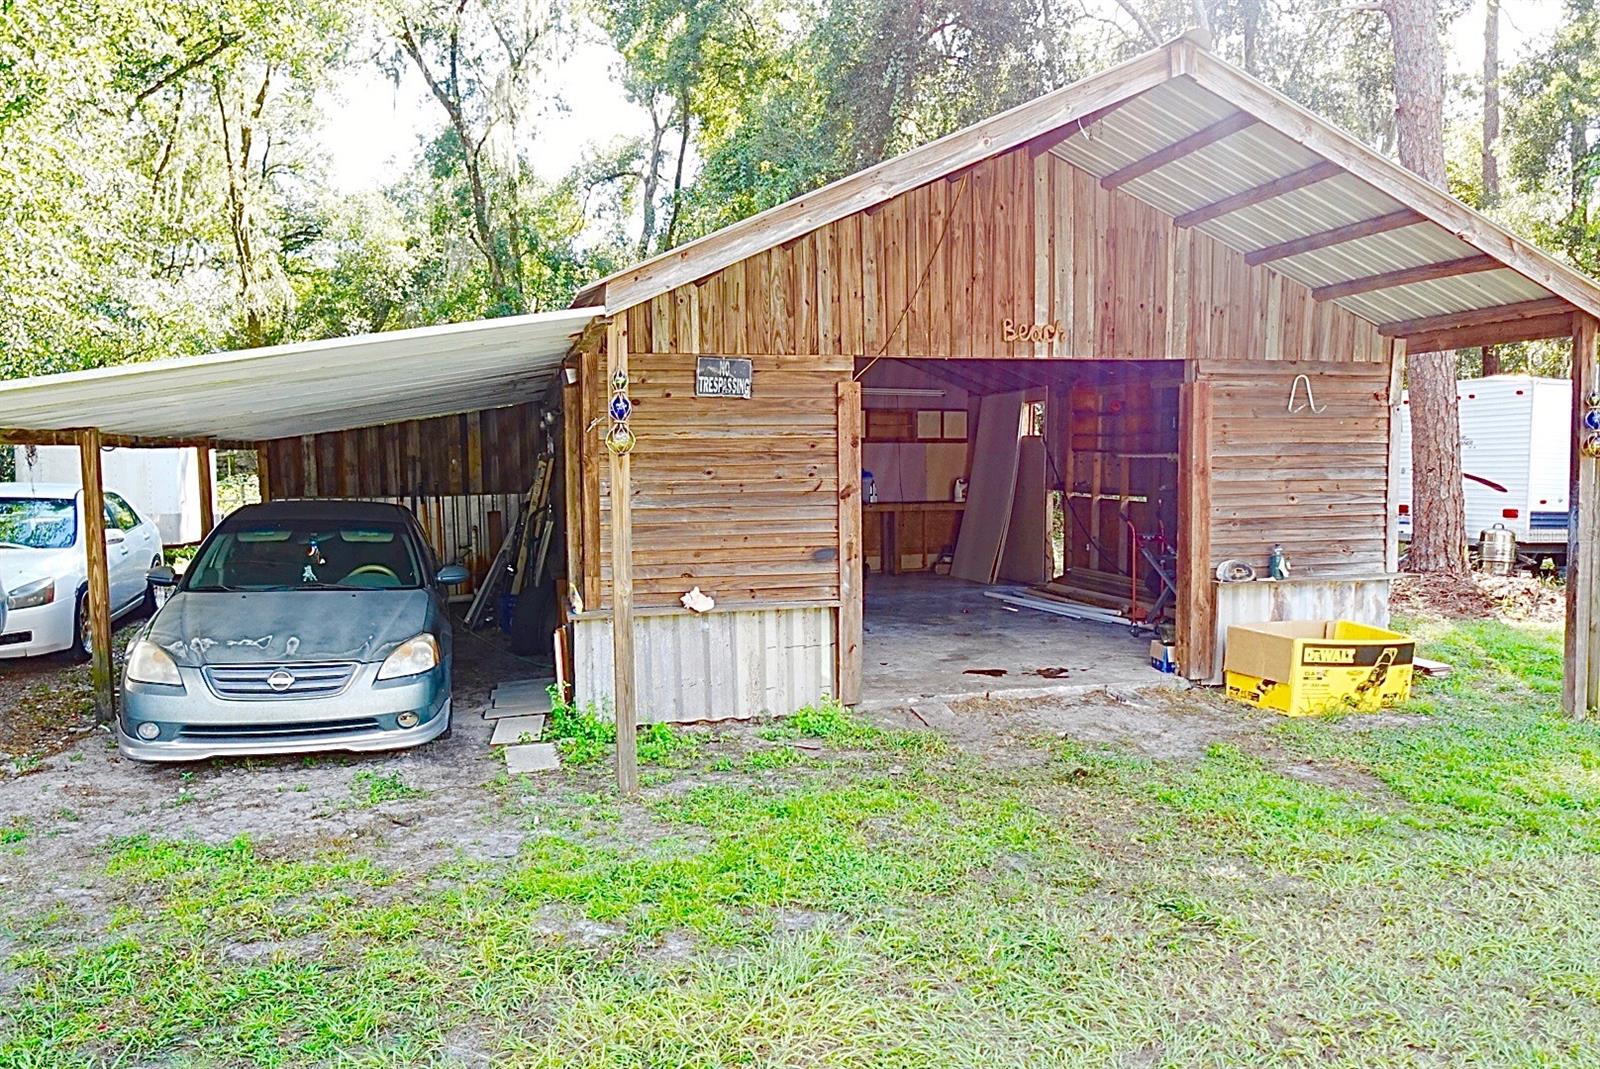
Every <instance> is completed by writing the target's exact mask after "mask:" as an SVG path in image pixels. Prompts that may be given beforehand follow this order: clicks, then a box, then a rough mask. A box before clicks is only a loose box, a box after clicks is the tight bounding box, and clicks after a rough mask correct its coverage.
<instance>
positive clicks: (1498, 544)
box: [1478, 523, 1517, 575]
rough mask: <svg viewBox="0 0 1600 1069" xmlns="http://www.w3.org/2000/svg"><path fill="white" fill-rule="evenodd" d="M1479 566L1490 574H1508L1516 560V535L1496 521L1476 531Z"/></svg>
mask: <svg viewBox="0 0 1600 1069" xmlns="http://www.w3.org/2000/svg"><path fill="white" fill-rule="evenodd" d="M1478 560H1479V567H1480V568H1482V569H1483V570H1484V571H1486V572H1488V573H1490V574H1491V575H1510V574H1511V569H1512V566H1513V565H1515V564H1516V562H1517V536H1516V535H1515V534H1513V533H1512V532H1510V531H1508V530H1506V526H1505V524H1502V523H1497V524H1495V525H1494V526H1493V527H1490V528H1488V529H1487V530H1483V531H1479V532H1478Z"/></svg>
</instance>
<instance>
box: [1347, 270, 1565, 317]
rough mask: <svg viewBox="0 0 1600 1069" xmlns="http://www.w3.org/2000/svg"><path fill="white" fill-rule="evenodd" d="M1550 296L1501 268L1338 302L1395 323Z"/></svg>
mask: <svg viewBox="0 0 1600 1069" xmlns="http://www.w3.org/2000/svg"><path fill="white" fill-rule="evenodd" d="M1548 296H1550V291H1549V290H1547V289H1545V288H1544V287H1543V286H1540V285H1539V284H1538V283H1535V282H1530V281H1528V280H1527V279H1525V278H1523V277H1522V276H1521V275H1519V274H1517V273H1516V272H1515V271H1512V270H1510V269H1509V268H1508V269H1506V270H1502V271H1479V272H1477V273H1475V274H1471V275H1462V276H1460V277H1459V278H1441V279H1435V280H1433V281H1431V282H1413V283H1412V284H1411V285H1409V286H1395V287H1393V288H1391V289H1386V290H1377V291H1375V292H1373V293H1362V294H1358V295H1356V296H1354V297H1346V298H1344V299H1343V300H1341V301H1339V302H1338V303H1340V304H1342V305H1344V306H1345V307H1346V308H1348V309H1350V310H1351V311H1352V312H1354V313H1355V314H1356V315H1359V316H1361V317H1362V318H1364V319H1366V320H1368V321H1369V322H1373V323H1392V322H1395V321H1396V320H1401V319H1410V318H1412V317H1413V316H1430V315H1444V314H1445V313H1446V312H1463V311H1466V310H1467V309H1469V308H1493V307H1495V306H1496V305H1502V304H1515V303H1517V302H1518V301H1533V300H1538V299H1539V298H1541V297H1548Z"/></svg>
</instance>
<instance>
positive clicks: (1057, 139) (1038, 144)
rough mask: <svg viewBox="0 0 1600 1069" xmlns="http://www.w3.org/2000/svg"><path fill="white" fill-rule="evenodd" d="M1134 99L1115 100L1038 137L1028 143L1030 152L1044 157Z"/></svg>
mask: <svg viewBox="0 0 1600 1069" xmlns="http://www.w3.org/2000/svg"><path fill="white" fill-rule="evenodd" d="M1132 99H1133V98H1132V97H1124V98H1123V99H1121V100H1114V101H1112V102H1111V103H1109V104H1107V105H1106V106H1105V107H1103V108H1096V109H1095V110H1093V111H1091V112H1090V113H1089V114H1087V115H1083V116H1080V117H1079V118H1076V119H1073V120H1072V121H1071V122H1069V123H1067V125H1065V126H1062V127H1059V128H1057V129H1055V130H1050V131H1047V132H1045V133H1042V134H1040V135H1039V136H1038V137H1036V138H1034V139H1033V140H1032V141H1029V142H1028V152H1029V153H1031V154H1032V155H1034V156H1042V155H1043V154H1044V153H1046V152H1049V151H1050V150H1051V149H1053V148H1055V147H1056V146H1057V145H1059V144H1061V143H1062V142H1064V141H1066V140H1068V139H1069V138H1073V137H1076V136H1078V135H1079V134H1081V133H1083V132H1084V131H1085V130H1087V129H1088V128H1089V127H1091V126H1093V125H1094V124H1095V123H1097V122H1099V121H1100V120H1101V119H1104V118H1105V117H1106V116H1107V115H1110V114H1111V113H1112V112H1114V111H1116V110H1117V109H1118V108H1120V107H1122V105H1124V104H1126V103H1127V102H1128V101H1130V100H1132Z"/></svg>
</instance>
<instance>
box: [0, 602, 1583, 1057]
mask: <svg viewBox="0 0 1600 1069" xmlns="http://www.w3.org/2000/svg"><path fill="white" fill-rule="evenodd" d="M1408 626H1409V627H1411V629H1412V630H1414V631H1415V632H1416V633H1418V634H1419V635H1420V636H1421V637H1422V639H1423V640H1424V643H1425V645H1426V651H1427V652H1428V654H1429V655H1430V656H1435V657H1439V658H1441V659H1446V660H1450V661H1451V662H1452V663H1454V664H1455V665H1456V667H1457V673H1456V675H1455V676H1454V677H1452V678H1450V679H1448V680H1444V681H1439V682H1434V681H1427V682H1425V683H1423V684H1422V685H1421V686H1419V688H1418V694H1417V696H1416V699H1415V700H1414V701H1413V703H1412V704H1411V706H1410V707H1409V708H1408V709H1406V710H1404V712H1405V713H1406V714H1407V715H1405V716H1404V717H1390V718H1385V719H1383V720H1373V719H1371V718H1363V717H1361V716H1359V715H1348V716H1343V717H1335V718H1328V719H1312V720H1285V719H1279V718H1276V717H1270V716H1263V715H1261V714H1257V713H1252V712H1247V711H1244V710H1235V711H1233V712H1231V713H1225V714H1218V713H1214V712H1213V713H1210V714H1206V715H1211V716H1214V717H1218V718H1219V720H1218V722H1219V723H1222V724H1225V725H1232V728H1233V729H1232V730H1229V731H1226V732H1219V735H1218V738H1217V739H1216V741H1215V742H1214V743H1213V744H1212V745H1211V746H1210V747H1209V748H1208V749H1206V750H1205V752H1204V753H1203V754H1202V755H1201V756H1200V757H1198V758H1197V759H1193V760H1188V761H1161V760H1155V759H1151V758H1148V757H1145V756H1141V755H1140V754H1138V753H1135V752H1133V751H1131V750H1128V749H1123V748H1117V747H1110V746H1100V745H1093V746H1091V745H1085V744H1081V743H1076V742H1072V741H1069V740H1064V739H1059V738H1053V737H1045V738H1039V739H1035V740H1021V741H1018V742H1015V743H1001V744H1000V746H1001V749H1000V750H997V751H996V752H994V753H992V754H983V753H972V752H964V751H962V750H958V749H955V748H953V747H951V746H949V745H947V744H946V743H945V742H944V741H943V740H942V739H940V738H939V737H937V736H934V735H932V734H930V733H917V732H896V731H885V730H882V729H880V728H877V727H875V726H873V725H871V724H868V723H866V722H865V721H863V720H861V719H859V718H856V717H854V716H852V715H851V714H849V713H848V712H846V711H845V710H843V709H841V708H839V707H837V706H836V705H833V704H831V703H822V704H820V705H818V706H817V707H815V708H813V709H810V710H806V711H803V712H802V714H801V715H799V716H796V717H794V718H790V719H788V720H785V721H782V722H779V723H775V724H771V725H767V726H766V727H764V728H761V729H760V730H759V732H758V734H759V735H760V736H761V738H759V739H751V738H750V737H749V734H748V733H747V734H745V735H744V736H742V740H743V741H740V738H741V737H740V736H737V735H733V736H723V735H720V734H719V735H716V736H712V735H708V734H705V733H701V732H695V731H684V730H668V729H664V728H663V729H655V728H651V729H647V730H646V731H645V732H643V733H641V739H640V749H641V754H645V753H647V752H648V753H650V754H651V758H650V759H651V760H653V761H655V762H657V763H658V768H657V769H656V770H655V771H654V772H652V774H651V775H650V776H649V777H647V782H648V783H650V784H651V786H649V787H648V788H647V789H646V791H645V793H644V795H643V797H642V800H641V801H640V802H639V803H637V804H634V805H619V804H618V803H617V801H616V800H615V798H614V797H613V796H612V795H611V794H610V793H609V791H608V789H607V788H606V786H605V783H606V775H607V769H606V767H605V765H604V763H603V761H604V758H605V757H606V755H607V751H608V748H609V746H611V745H612V744H613V743H614V736H613V738H612V739H605V738H604V737H603V735H604V733H603V731H601V730H599V729H598V728H597V727H596V725H597V724H604V723H605V721H604V720H602V719H601V718H600V717H598V716H596V715H593V711H590V713H589V714H579V713H575V712H572V711H570V710H568V711H566V712H564V713H562V714H561V715H560V716H557V717H553V718H552V727H553V728H558V733H557V736H556V737H558V738H561V739H564V740H575V741H572V742H570V743H569V748H570V749H571V751H573V752H588V751H589V750H591V749H592V750H593V751H594V754H595V756H594V757H593V759H592V760H593V764H594V767H592V768H590V767H585V766H582V765H579V766H578V767H573V765H574V762H572V761H570V759H569V762H568V768H567V769H566V770H565V771H563V772H562V773H559V774H557V776H556V778H554V779H546V780H542V781H541V785H540V786H539V788H538V790H537V791H529V790H507V791H504V792H503V800H504V803H505V804H506V805H507V806H511V807H515V808H514V812H515V813H516V814H518V815H520V816H525V817H526V818H527V820H526V821H525V822H523V823H521V824H519V826H523V827H526V828H528V829H529V830H530V837H529V838H528V840H527V841H526V843H525V844H524V846H523V847H522V849H521V851H520V852H519V853H518V855H517V856H516V857H515V858H514V859H511V860H509V861H503V862H494V863H488V862H476V861H470V860H465V859H463V860H457V861H452V862H448V863H444V864H441V865H437V866H436V867H434V868H432V869H430V870H429V871H426V872H412V871H404V870H403V869H401V868H399V867H397V866H396V865H395V864H394V863H386V862H385V860H384V853H383V851H382V850H373V848H371V847H367V848H366V850H368V851H371V853H370V856H369V854H368V853H358V852H356V851H354V850H353V849H352V848H351V847H350V846H349V845H348V844H325V845H318V844H307V845H306V846H304V847H303V848H299V849H295V850H293V851H290V852H288V853H284V852H283V848H282V847H281V846H279V847H278V848H277V851H276V852H268V851H266V850H265V849H264V848H261V847H258V846H257V845H255V844H252V843H251V842H249V841H248V840H238V841H235V842H233V843H229V844H225V845H222V846H206V845H203V844H199V843H194V842H169V841H164V840H160V839H152V838H136V839H130V840H124V841H120V842H117V843H114V844H112V845H111V846H110V847H109V848H108V850H107V854H106V856H105V858H104V874H105V880H106V882H107V884H108V885H109V886H110V887H111V888H113V889H114V892H115V896H116V907H115V911H114V913H113V915H112V916H111V918H110V919H109V921H106V922H102V923H100V924H99V925H98V926H97V927H96V928H95V930H94V931H93V932H92V934H91V935H90V936H88V937H85V936H84V935H83V933H81V932H79V931H77V930H76V929H75V928H73V927H72V924H73V921H72V918H70V917H65V916H62V917H55V916H51V917H42V918H34V917H13V916H10V915H9V914H4V913H0V917H5V918H6V919H5V922H4V924H3V925H0V941H3V942H5V943H6V944H8V945H9V946H10V947H11V954H12V957H11V959H10V962H9V964H8V966H7V968H9V969H10V970H11V972H12V973H13V974H14V977H15V984H14V986H12V987H10V988H9V990H8V991H7V995H6V997H5V998H4V999H0V1065H4V1066H7V1067H11V1066H17V1067H42V1066H51V1067H56V1066H67V1067H70V1066H88V1065H110V1064H163V1065H175V1066H234V1065H239V1066H245V1065H250V1066H309V1065H352V1066H354V1065H363V1066H368V1065H370V1066H411V1065H456V1064H463V1063H466V1064H472V1063H474V1062H475V1061H477V1060H479V1059H487V1060H493V1061H495V1062H496V1063H497V1064H498V1063H504V1064H509V1065H517V1066H535V1067H542V1066H552V1067H553V1066H577V1067H597V1069H598V1067H614V1069H624V1067H627V1069H634V1067H676V1066H694V1067H708V1069H709V1067H718V1069H720V1067H730V1069H731V1067H734V1066H813V1065H827V1066H845V1067H857V1066H859V1067H863V1069H864V1067H868V1066H872V1067H876V1066H889V1067H906V1069H910V1067H913V1066H916V1067H921V1066H977V1067H995V1069H998V1067H1002V1066H1004V1067H1012V1066H1028V1067H1032V1066H1038V1067H1057V1066H1079V1065H1082V1066H1122V1065H1148V1066H1170V1067H1179V1066H1182V1067H1187V1066H1239V1065H1290V1066H1299V1065H1312V1064H1315V1065H1329V1066H1351V1067H1354V1066H1371V1065H1407V1066H1410V1065H1414V1066H1432V1065H1441V1064H1459V1065H1490V1066H1525V1065H1528V1066H1589V1065H1594V1064H1597V1063H1600V923H1597V922H1596V920H1595V918H1596V917H1600V878H1597V877H1600V730H1597V729H1596V728H1595V727H1592V726H1590V725H1587V724H1575V723H1572V722H1569V721H1566V720H1564V719H1563V718H1562V717H1561V716H1560V714H1559V712H1558V710H1557V708H1556V701H1555V698H1554V694H1555V691H1554V689H1553V688H1554V686H1555V684H1556V683H1557V682H1558V680H1559V636H1556V635H1553V634H1551V633H1549V632H1548V631H1538V630H1535V629H1527V628H1516V627H1509V626H1505V625H1494V624H1469V625H1457V626H1445V625H1443V624H1439V623H1437V622H1430V621H1413V622H1409V623H1408ZM1180 700H1181V701H1192V702H1194V703H1196V704H1197V705H1205V704H1206V703H1208V702H1210V701H1212V699H1207V698H1190V699H1180ZM1201 712H1202V710H1198V709H1197V710H1196V715H1199V714H1200V713H1201ZM1108 715H1109V714H1108ZM1121 715H1127V716H1139V715H1144V714H1142V713H1141V712H1139V711H1138V710H1130V711H1128V712H1127V713H1125V714H1121ZM690 770H699V771H690ZM358 776H359V774H358ZM397 782H398V781H397ZM358 783H364V784H365V786H364V787H362V788H361V790H362V791H365V792H366V794H365V795H361V796H363V797H371V796H373V795H374V792H375V793H376V794H385V793H386V792H387V791H388V789H389V788H388V787H384V788H382V789H381V790H380V789H376V780H366V781H362V780H359V779H358ZM400 786H404V785H403V784H401V785H400ZM358 794H359V792H358ZM0 909H4V906H3V904H0Z"/></svg>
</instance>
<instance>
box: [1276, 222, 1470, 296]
mask: <svg viewBox="0 0 1600 1069" xmlns="http://www.w3.org/2000/svg"><path fill="white" fill-rule="evenodd" d="M1476 251H1477V250H1475V249H1474V248H1473V247H1472V246H1471V245H1468V244H1467V243H1466V242H1464V241H1462V240H1461V239H1460V238H1457V237H1454V236H1452V235H1451V234H1450V233H1449V232H1448V231H1446V230H1445V229H1443V228H1442V227H1437V226H1433V225H1431V224H1421V225H1418V226H1408V227H1405V228H1404V229H1402V230H1391V231H1390V232H1389V233H1387V234H1374V235H1372V236H1371V237H1365V238H1362V239H1361V240H1359V241H1347V242H1345V243H1344V244H1342V245H1332V246H1329V247H1328V248H1326V249H1318V250H1316V251H1315V252H1306V253H1301V254H1300V255H1299V256H1291V257H1289V258H1288V259H1285V260H1279V261H1277V262H1276V263H1275V264H1274V265H1273V266H1274V267H1276V268H1277V269H1278V270H1280V271H1282V272H1283V273H1284V274H1286V275H1288V276H1289V277H1290V278H1292V279H1294V280H1296V281H1297V282H1304V283H1305V284H1306V285H1308V286H1323V285H1327V284H1328V283H1330V282H1342V281H1344V280H1345V279H1350V278H1366V277H1367V276H1368V275H1381V274H1383V273H1384V272H1387V271H1398V270H1400V269H1401V268H1403V267H1417V266H1419V265H1421V264H1433V263H1443V262H1445V261H1447V260H1459V259H1461V258H1462V257H1465V256H1472V255H1473V254H1474V253H1475V252H1476Z"/></svg>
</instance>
